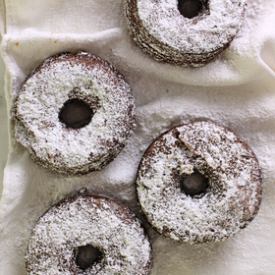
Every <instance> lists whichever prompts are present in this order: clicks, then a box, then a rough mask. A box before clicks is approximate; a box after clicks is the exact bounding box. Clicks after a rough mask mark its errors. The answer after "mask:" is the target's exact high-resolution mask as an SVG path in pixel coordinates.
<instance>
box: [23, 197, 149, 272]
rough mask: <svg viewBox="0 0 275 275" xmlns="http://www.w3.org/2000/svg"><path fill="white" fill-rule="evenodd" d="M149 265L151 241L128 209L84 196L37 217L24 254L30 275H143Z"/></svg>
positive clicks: (68, 200)
mask: <svg viewBox="0 0 275 275" xmlns="http://www.w3.org/2000/svg"><path fill="white" fill-rule="evenodd" d="M150 262H151V248H150V244H149V241H148V239H147V237H146V236H145V234H144V230H143V228H142V227H141V225H140V223H139V221H138V220H137V219H136V218H135V216H134V215H133V214H132V213H131V212H130V211H129V209H128V208H126V207H124V206H122V205H119V204H117V203H116V202H114V201H112V200H110V199H106V198H101V197H93V196H89V195H85V194H84V195H83V194H80V195H78V196H75V197H73V198H69V199H66V200H65V201H62V202H61V203H59V204H58V205H56V206H54V207H52V208H51V209H50V210H49V211H48V212H47V213H46V214H44V215H43V216H42V217H41V218H40V219H39V221H38V222H37V224H36V225H35V227H34V229H33V232H32V235H31V238H30V241H29V245H28V251H27V254H26V267H27V271H28V274H31V275H34V274H35V275H53V274H54V275H64V274H67V275H69V274H72V275H73V274H83V275H84V274H85V275H89V274H97V275H105V274H109V275H112V274H114V275H115V274H125V275H128V274H131V275H145V274H149V271H150V266H151V265H150Z"/></svg>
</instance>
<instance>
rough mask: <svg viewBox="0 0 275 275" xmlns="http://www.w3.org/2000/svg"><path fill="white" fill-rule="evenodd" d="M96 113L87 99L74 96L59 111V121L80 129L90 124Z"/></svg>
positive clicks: (69, 126)
mask: <svg viewBox="0 0 275 275" xmlns="http://www.w3.org/2000/svg"><path fill="white" fill-rule="evenodd" d="M93 115H94V112H93V110H92V109H91V108H90V106H89V104H88V103H86V102H85V101H83V100H81V99H78V98H73V99H69V100H67V101H66V102H65V103H64V105H63V107H62V108H61V110H60V112H59V121H60V122H62V123H64V124H65V125H66V127H67V128H72V129H80V128H83V127H85V126H86V125H88V124H89V123H90V122H91V120H92V117H93Z"/></svg>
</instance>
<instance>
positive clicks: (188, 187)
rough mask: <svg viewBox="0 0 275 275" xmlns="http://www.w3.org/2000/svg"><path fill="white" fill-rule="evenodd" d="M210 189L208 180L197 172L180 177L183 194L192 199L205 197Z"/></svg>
mask: <svg viewBox="0 0 275 275" xmlns="http://www.w3.org/2000/svg"><path fill="white" fill-rule="evenodd" d="M208 187H209V181H208V178H206V177H205V176H204V175H203V174H201V173H200V172H199V171H197V170H195V171H194V173H192V174H191V175H182V176H181V177H180V189H181V192H182V193H184V194H186V195H188V196H191V197H203V196H204V195H205V194H206V192H207V189H208Z"/></svg>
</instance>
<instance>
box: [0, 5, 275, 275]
mask: <svg viewBox="0 0 275 275" xmlns="http://www.w3.org/2000/svg"><path fill="white" fill-rule="evenodd" d="M0 11H1V19H0V22H1V27H0V30H1V33H2V57H3V59H4V61H5V65H6V78H5V79H6V82H5V97H6V100H7V109H8V113H9V111H10V109H11V107H12V104H13V101H14V99H15V97H16V95H17V93H18V91H19V88H20V85H21V84H22V82H23V81H24V79H25V78H26V77H27V76H28V74H29V73H30V72H31V71H32V70H33V69H34V68H35V67H36V66H37V65H38V64H40V63H41V62H42V61H43V60H44V59H45V58H47V57H49V56H51V55H53V54H56V53H61V52H64V51H70V50H73V51H76V50H85V51H89V52H92V53H94V54H96V55H99V56H101V57H102V58H104V59H106V60H108V61H110V62H111V63H112V64H113V65H115V66H116V67H117V68H118V69H119V70H120V71H121V72H122V73H123V74H124V75H125V76H126V79H127V80H128V82H129V83H130V85H131V87H132V89H133V93H134V96H135V98H136V104H137V126H136V128H135V130H134V132H133V134H132V137H131V138H130V139H129V141H128V144H127V146H126V148H125V149H124V150H123V151H122V153H121V154H120V155H119V156H118V157H117V158H116V159H115V161H113V162H112V163H111V164H110V165H108V167H106V168H105V169H104V170H102V171H100V172H96V173H91V174H89V175H86V176H82V177H64V176H60V175H56V174H52V173H51V172H49V171H47V170H45V169H43V168H41V167H39V166H37V165H36V164H34V163H33V162H32V160H30V158H29V155H28V153H27V152H26V151H25V150H24V149H23V148H22V147H21V146H19V145H18V144H17V143H16V142H15V140H14V133H13V125H12V122H11V121H10V120H9V118H5V120H6V122H8V124H9V153H8V162H7V165H6V168H5V171H4V180H3V192H2V198H1V201H0V247H1V250H0V274H8V275H25V274H26V271H25V267H24V253H25V251H26V247H27V242H28V238H29V235H30V230H31V228H32V227H33V226H34V224H35V221H36V220H37V219H38V217H39V216H40V215H41V214H42V213H43V212H44V211H45V210H46V209H48V207H50V206H51V205H52V204H53V203H54V202H56V201H58V200H59V199H61V198H63V197H64V196H66V194H69V193H70V192H72V191H74V190H78V189H80V188H81V187H86V188H88V189H89V190H91V191H92V192H94V193H99V194H105V195H109V196H115V197H117V198H119V199H120V200H122V201H124V202H125V203H127V204H128V205H129V206H130V207H131V208H132V209H134V210H135V209H136V208H137V204H136V197H135V186H134V182H135V175H136V172H137V167H138V163H139V161H140V159H141V157H142V154H143V152H144V150H145V149H146V147H147V146H148V145H149V144H150V143H151V142H152V140H153V139H154V138H156V137H157V136H158V135H159V134H160V133H162V132H163V131H165V130H167V129H168V128H169V127H170V126H171V125H174V124H179V123H180V122H182V121H184V120H185V119H189V118H193V117H206V118H211V119H213V120H216V121H218V122H220V123H221V124H223V125H226V126H229V127H230V128H232V129H233V130H234V131H235V132H236V133H237V134H238V135H239V136H240V137H241V138H242V139H244V140H245V141H246V142H247V143H248V144H250V146H251V147H252V148H253V150H254V151H255V153H256V155H257V157H258V159H259V162H260V165H261V167H262V169H263V181H264V194H263V203H262V206H261V210H260V212H259V215H258V216H257V217H256V219H255V220H254V221H253V222H252V223H251V225H250V226H249V227H248V228H247V229H245V230H243V231H242V232H241V233H239V234H238V235H237V236H236V237H234V238H233V239H231V240H228V241H226V242H224V243H219V244H207V245H196V246H190V245H189V244H179V243H175V242H172V241H170V240H168V239H164V238H162V237H161V236H159V235H158V234H156V233H153V232H151V241H152V245H153V261H154V267H153V271H152V274H153V275H167V274H169V275H179V274H190V275H194V274H198V275H200V274H204V275H205V274H209V275H220V274H227V275H231V274H232V275H233V274H234V275H235V274H247V275H253V274H261V275H269V274H274V273H275V262H274V257H275V249H274V247H275V231H274V227H275V215H274V213H275V176H274V174H275V173H274V172H275V74H274V71H275V30H274V25H275V3H274V1H273V0H249V1H248V7H247V14H246V18H245V21H244V24H243V27H242V30H241V31H240V33H239V34H238V37H237V38H236V39H235V40H234V41H233V43H232V44H231V46H230V48H229V49H227V50H226V51H225V52H224V53H223V54H222V55H221V56H220V57H219V58H218V59H217V60H216V61H215V62H212V63H210V64H208V65H207V66H205V67H203V68H199V69H188V68H187V69H186V68H182V67H178V66H171V65H166V64H160V63H157V62H155V61H153V60H152V59H151V58H150V57H148V56H146V55H144V54H143V53H142V52H141V51H140V50H139V49H138V48H137V47H136V46H135V45H134V44H133V43H132V42H131V40H130V39H129V37H128V33H127V29H126V23H125V20H124V16H123V6H122V1H120V0H108V1H101V0H82V1H76V0H71V1H65V0H37V1H32V0H24V1H22V0H6V1H4V0H2V1H0ZM2 119H4V118H2ZM3 121H4V120H3ZM2 157H4V156H2Z"/></svg>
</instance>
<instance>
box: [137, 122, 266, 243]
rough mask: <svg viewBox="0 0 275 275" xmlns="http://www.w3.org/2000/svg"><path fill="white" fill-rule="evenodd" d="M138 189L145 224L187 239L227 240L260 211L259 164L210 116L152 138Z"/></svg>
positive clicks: (144, 157) (139, 178)
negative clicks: (146, 221) (147, 223)
mask: <svg viewBox="0 0 275 275" xmlns="http://www.w3.org/2000/svg"><path fill="white" fill-rule="evenodd" d="M137 194H138V198H139V202H140V205H141V208H142V210H143V212H144V213H145V215H146V217H147V219H148V221H149V222H150V224H151V225H152V226H153V227H154V228H155V229H156V230H157V231H158V232H159V233H160V234H162V235H163V236H166V237H169V238H171V239H173V240H176V241H182V242H190V243H204V242H217V241H222V240H225V239H228V238H229V237H231V236H233V235H234V234H235V233H237V232H238V231H239V230H240V229H243V228H245V227H246V226H247V225H248V224H249V223H250V222H251V221H252V220H253V218H254V217H255V215H256V214H257V212H258V210H259V206H260V202H261V195H262V179H261V169H260V167H259V164H258V161H257V158H256V156H255V154H254V153H253V151H252V150H251V149H250V147H249V146H248V145H247V144H246V143H244V142H243V141H241V140H240V139H239V138H238V137H237V136H236V135H235V134H234V133H233V132H232V131H231V130H229V129H227V128H224V127H223V126H220V125H219V124H217V123H215V122H212V121H209V120H197V121H191V122H188V123H186V124H183V125H180V126H177V127H174V128H172V129H170V130H169V131H168V132H166V133H164V134H162V135H161V136H160V137H159V138H157V139H156V140H155V141H154V142H153V143H152V144H151V145H150V146H149V148H148V149H147V151H146V152H145V154H144V156H143V158H142V161H141V163H140V167H139V171H138V175H137Z"/></svg>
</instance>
